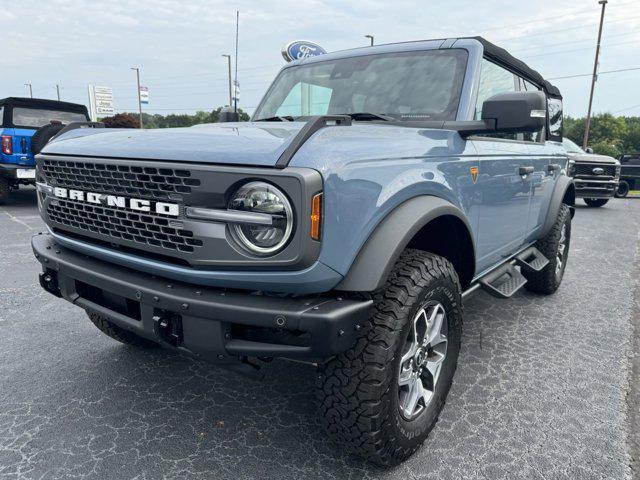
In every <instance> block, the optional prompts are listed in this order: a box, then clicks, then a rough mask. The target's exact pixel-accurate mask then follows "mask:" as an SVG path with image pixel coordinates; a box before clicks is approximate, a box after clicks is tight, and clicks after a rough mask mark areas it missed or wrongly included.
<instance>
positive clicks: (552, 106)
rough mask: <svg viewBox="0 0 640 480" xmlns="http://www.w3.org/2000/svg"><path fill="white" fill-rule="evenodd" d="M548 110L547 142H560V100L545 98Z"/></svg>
mask: <svg viewBox="0 0 640 480" xmlns="http://www.w3.org/2000/svg"><path fill="white" fill-rule="evenodd" d="M547 107H548V109H549V140H554V141H556V142H561V141H562V100H560V99H559V98H547Z"/></svg>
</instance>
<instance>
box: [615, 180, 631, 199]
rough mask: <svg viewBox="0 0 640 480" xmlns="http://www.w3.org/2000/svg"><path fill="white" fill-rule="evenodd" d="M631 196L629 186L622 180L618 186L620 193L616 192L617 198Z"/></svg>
mask: <svg viewBox="0 0 640 480" xmlns="http://www.w3.org/2000/svg"><path fill="white" fill-rule="evenodd" d="M628 194H629V184H628V183H627V182H625V181H624V180H622V181H621V182H620V184H619V185H618V191H617V192H616V197H618V198H624V197H626V196H627V195H628Z"/></svg>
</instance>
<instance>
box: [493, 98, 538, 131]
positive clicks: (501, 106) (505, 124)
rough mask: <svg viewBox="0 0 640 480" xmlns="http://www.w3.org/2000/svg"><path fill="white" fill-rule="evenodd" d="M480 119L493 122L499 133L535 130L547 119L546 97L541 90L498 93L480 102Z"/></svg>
mask: <svg viewBox="0 0 640 480" xmlns="http://www.w3.org/2000/svg"><path fill="white" fill-rule="evenodd" d="M482 120H484V121H485V122H495V123H494V131H495V132H499V133H520V132H537V131H538V130H541V129H542V128H543V127H544V125H545V123H546V121H547V98H546V96H545V94H544V93H542V92H510V93H499V94H498V95H494V96H493V97H490V98H489V99H487V100H485V102H484V103H483V104H482Z"/></svg>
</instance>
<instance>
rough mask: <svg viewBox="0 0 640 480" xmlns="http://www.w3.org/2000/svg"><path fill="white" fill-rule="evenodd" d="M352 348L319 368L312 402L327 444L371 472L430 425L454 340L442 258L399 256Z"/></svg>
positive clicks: (454, 299)
mask: <svg viewBox="0 0 640 480" xmlns="http://www.w3.org/2000/svg"><path fill="white" fill-rule="evenodd" d="M374 300H375V308H374V312H373V315H372V317H371V318H370V320H369V321H368V322H367V324H366V325H363V326H362V328H361V329H360V330H359V335H358V339H357V341H356V344H355V345H354V346H353V347H352V348H351V349H350V350H348V351H346V352H344V353H343V354H341V355H338V356H337V357H335V358H333V359H332V360H330V361H329V362H327V363H326V364H325V365H323V366H322V369H323V370H322V374H321V375H320V381H319V389H318V392H319V397H320V402H321V412H322V414H323V422H324V424H325V427H326V429H327V431H328V433H329V435H330V436H331V437H333V439H334V440H336V441H337V442H339V443H340V444H341V445H342V446H344V447H346V448H347V449H348V450H350V451H351V452H352V453H355V454H357V455H359V456H361V457H364V458H366V459H367V460H370V461H372V462H374V463H377V464H379V465H387V466H388V465H396V464H398V463H400V462H401V461H403V460H404V459H406V458H407V457H409V456H410V455H411V454H412V453H413V452H415V451H416V450H417V449H418V447H419V446H420V445H421V444H422V442H424V440H425V439H426V437H427V435H428V434H429V432H430V431H431V429H432V428H433V427H434V425H435V424H436V422H437V420H438V415H439V414H440V411H441V410H442V408H443V406H444V403H445V399H446V397H447V394H448V393H449V388H450V387H451V382H452V380H453V375H454V373H455V370H456V365H457V361H458V353H459V351H460V340H461V336H462V300H461V288H460V282H459V281H458V276H457V274H456V272H455V270H454V268H453V266H452V265H451V263H450V262H449V261H447V260H446V259H444V258H442V257H440V256H437V255H433V254H430V253H425V252H422V251H418V250H406V251H405V252H403V254H402V255H401V256H400V259H399V260H398V262H397V263H396V265H395V267H394V270H393V271H392V273H391V274H390V276H389V279H388V280H387V283H386V285H385V286H384V287H383V289H382V290H381V291H379V292H377V293H376V294H375V296H374Z"/></svg>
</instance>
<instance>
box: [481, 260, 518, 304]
mask: <svg viewBox="0 0 640 480" xmlns="http://www.w3.org/2000/svg"><path fill="white" fill-rule="evenodd" d="M525 283H527V279H526V278H524V276H523V275H522V273H520V271H519V270H518V269H517V268H516V267H515V266H514V265H513V264H512V263H511V262H509V263H505V264H504V265H502V266H501V267H499V268H497V269H496V270H494V271H493V272H491V273H489V274H488V275H487V276H485V277H483V278H482V279H481V280H480V286H482V288H484V289H485V290H486V291H487V292H489V293H490V294H491V295H493V296H495V297H499V298H510V297H511V296H513V294H514V293H516V292H517V291H518V290H520V289H521V288H522V287H523V286H524V284H525Z"/></svg>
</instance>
